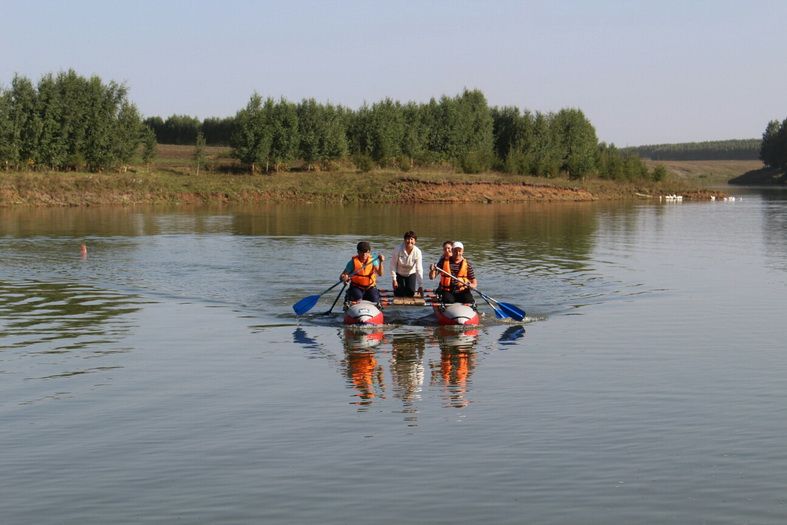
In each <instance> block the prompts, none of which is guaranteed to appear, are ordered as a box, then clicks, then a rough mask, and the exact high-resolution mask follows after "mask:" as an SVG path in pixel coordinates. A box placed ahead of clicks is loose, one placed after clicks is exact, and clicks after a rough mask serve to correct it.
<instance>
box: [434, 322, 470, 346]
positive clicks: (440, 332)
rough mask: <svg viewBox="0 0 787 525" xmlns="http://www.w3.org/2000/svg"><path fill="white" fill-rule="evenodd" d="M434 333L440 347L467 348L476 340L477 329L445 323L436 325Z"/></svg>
mask: <svg viewBox="0 0 787 525" xmlns="http://www.w3.org/2000/svg"><path fill="white" fill-rule="evenodd" d="M434 333H435V337H437V341H438V344H439V345H440V348H442V349H445V348H449V349H450V348H459V349H469V348H472V347H473V346H475V344H476V343H477V342H478V330H477V329H465V328H462V327H460V326H456V325H454V326H451V325H445V326H439V327H437V328H436V329H435V332H434Z"/></svg>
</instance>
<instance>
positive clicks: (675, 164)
mask: <svg viewBox="0 0 787 525" xmlns="http://www.w3.org/2000/svg"><path fill="white" fill-rule="evenodd" d="M645 164H647V166H648V168H649V169H653V167H654V166H657V165H659V164H661V165H662V166H664V167H665V168H667V172H668V173H669V174H670V176H671V177H674V178H675V179H677V180H682V181H686V182H697V183H700V184H702V185H713V184H724V183H726V182H727V181H729V180H730V179H733V178H735V177H738V176H740V175H743V174H744V173H746V172H749V171H753V170H758V169H761V168H762V167H763V164H762V161H759V160H660V161H656V160H645Z"/></svg>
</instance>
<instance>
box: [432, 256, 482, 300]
mask: <svg viewBox="0 0 787 525" xmlns="http://www.w3.org/2000/svg"><path fill="white" fill-rule="evenodd" d="M443 249H445V244H443ZM464 252H465V247H464V245H463V244H462V243H461V242H459V241H456V242H454V243H453V245H452V247H451V257H450V258H446V257H445V255H443V256H442V257H440V260H439V261H437V264H433V265H432V266H431V267H430V268H429V277H430V278H432V279H434V278H435V277H437V276H438V273H439V272H438V271H437V268H440V269H441V270H443V271H444V272H448V273H450V274H451V275H453V276H454V277H456V278H457V279H459V281H461V282H457V281H456V280H454V279H451V278H450V277H448V276H447V275H445V274H443V273H440V274H439V277H440V285H439V286H438V287H437V295H438V296H439V297H440V300H441V301H442V302H443V303H465V304H474V303H475V300H474V299H473V292H472V291H471V288H475V287H476V286H478V280H477V279H476V278H475V270H473V265H472V264H470V261H468V260H467V259H465V258H464Z"/></svg>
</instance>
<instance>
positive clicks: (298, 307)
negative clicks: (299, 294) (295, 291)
mask: <svg viewBox="0 0 787 525" xmlns="http://www.w3.org/2000/svg"><path fill="white" fill-rule="evenodd" d="M319 299H320V296H319V295H310V296H309V297H304V298H303V299H301V300H300V301H298V302H297V303H295V304H294V305H292V309H293V310H295V315H303V314H305V313H306V312H308V311H309V310H311V309H312V308H314V305H315V304H317V301H318V300H319Z"/></svg>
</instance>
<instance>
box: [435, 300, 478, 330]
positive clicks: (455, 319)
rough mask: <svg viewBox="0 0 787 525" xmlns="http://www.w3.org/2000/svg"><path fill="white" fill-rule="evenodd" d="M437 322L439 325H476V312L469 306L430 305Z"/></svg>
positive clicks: (455, 304) (456, 304)
mask: <svg viewBox="0 0 787 525" xmlns="http://www.w3.org/2000/svg"><path fill="white" fill-rule="evenodd" d="M432 309H433V310H434V314H435V316H437V322H438V323H440V324H441V325H477V324H478V312H477V311H476V309H475V308H473V307H472V306H470V305H467V304H462V303H451V304H445V305H443V304H438V303H432Z"/></svg>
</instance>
